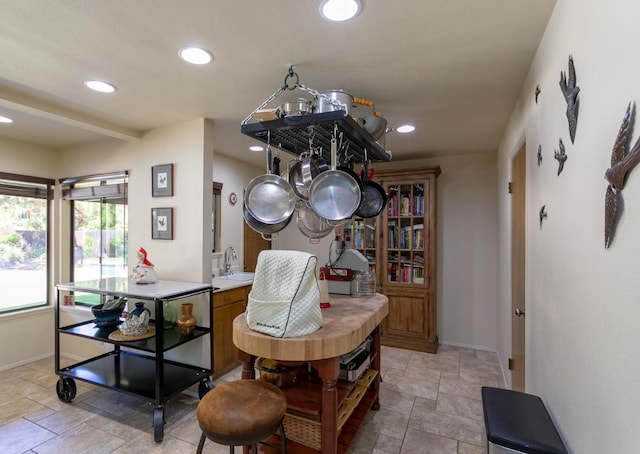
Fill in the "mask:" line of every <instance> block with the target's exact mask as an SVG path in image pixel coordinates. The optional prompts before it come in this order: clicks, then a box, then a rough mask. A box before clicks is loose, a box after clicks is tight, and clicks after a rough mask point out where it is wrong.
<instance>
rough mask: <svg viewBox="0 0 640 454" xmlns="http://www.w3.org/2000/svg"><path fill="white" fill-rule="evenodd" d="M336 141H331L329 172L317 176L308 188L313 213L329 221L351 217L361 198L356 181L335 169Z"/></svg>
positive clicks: (360, 191) (333, 139)
mask: <svg viewBox="0 0 640 454" xmlns="http://www.w3.org/2000/svg"><path fill="white" fill-rule="evenodd" d="M336 154H337V141H336V138H335V137H333V138H332V139H331V170H327V171H326V172H322V173H321V174H320V175H318V176H317V177H316V178H315V179H314V180H313V182H312V183H311V186H310V187H309V203H310V204H311V208H313V211H315V212H316V213H318V215H320V216H321V217H323V218H325V219H327V220H329V221H340V220H343V219H348V218H350V217H351V216H353V213H355V211H356V210H357V209H358V206H359V205H360V200H361V198H362V190H361V189H360V185H359V184H358V181H357V179H355V178H353V177H352V176H351V175H349V174H348V173H346V172H344V171H342V170H337V169H336V160H337V156H336Z"/></svg>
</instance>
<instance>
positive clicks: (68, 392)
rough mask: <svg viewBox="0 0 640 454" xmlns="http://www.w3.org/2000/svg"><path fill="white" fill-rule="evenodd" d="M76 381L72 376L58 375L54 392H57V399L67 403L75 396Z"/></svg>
mask: <svg viewBox="0 0 640 454" xmlns="http://www.w3.org/2000/svg"><path fill="white" fill-rule="evenodd" d="M76 391H77V388H76V382H75V381H74V380H73V378H68V377H64V378H62V377H60V379H59V380H58V382H57V383H56V393H57V394H58V399H60V400H61V401H62V402H64V403H69V402H71V401H72V400H73V398H74V397H76Z"/></svg>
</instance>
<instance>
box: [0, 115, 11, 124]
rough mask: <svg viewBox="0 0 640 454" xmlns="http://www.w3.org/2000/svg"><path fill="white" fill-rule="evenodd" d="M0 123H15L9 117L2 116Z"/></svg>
mask: <svg viewBox="0 0 640 454" xmlns="http://www.w3.org/2000/svg"><path fill="white" fill-rule="evenodd" d="M0 123H13V120H12V119H11V118H9V117H3V116H2V115H0Z"/></svg>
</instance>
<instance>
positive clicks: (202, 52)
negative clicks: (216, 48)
mask: <svg viewBox="0 0 640 454" xmlns="http://www.w3.org/2000/svg"><path fill="white" fill-rule="evenodd" d="M178 55H180V58H182V59H183V60H184V61H186V62H188V63H193V64H194V65H206V64H207V63H209V62H210V61H211V60H213V54H212V53H211V52H209V51H208V50H207V49H202V48H201V47H183V48H182V49H180V50H179V51H178Z"/></svg>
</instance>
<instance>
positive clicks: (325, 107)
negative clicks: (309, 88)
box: [313, 90, 353, 115]
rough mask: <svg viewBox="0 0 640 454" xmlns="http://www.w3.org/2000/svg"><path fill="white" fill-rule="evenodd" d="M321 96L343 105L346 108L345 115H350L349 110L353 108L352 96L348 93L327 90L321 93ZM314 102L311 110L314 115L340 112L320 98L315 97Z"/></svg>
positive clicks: (337, 108)
mask: <svg viewBox="0 0 640 454" xmlns="http://www.w3.org/2000/svg"><path fill="white" fill-rule="evenodd" d="M321 94H323V95H324V96H326V97H328V98H330V99H333V100H335V101H340V102H342V103H344V104H345V105H346V107H347V115H350V114H351V108H352V107H353V96H351V95H350V94H349V93H347V92H345V91H343V90H327V91H323V92H322V93H321ZM315 102H316V105H315V107H314V109H313V110H314V112H315V113H323V112H333V111H334V110H340V108H339V107H337V106H335V105H333V104H331V103H330V102H329V101H327V100H326V99H324V98H323V97H321V96H318V97H316V100H315Z"/></svg>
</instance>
